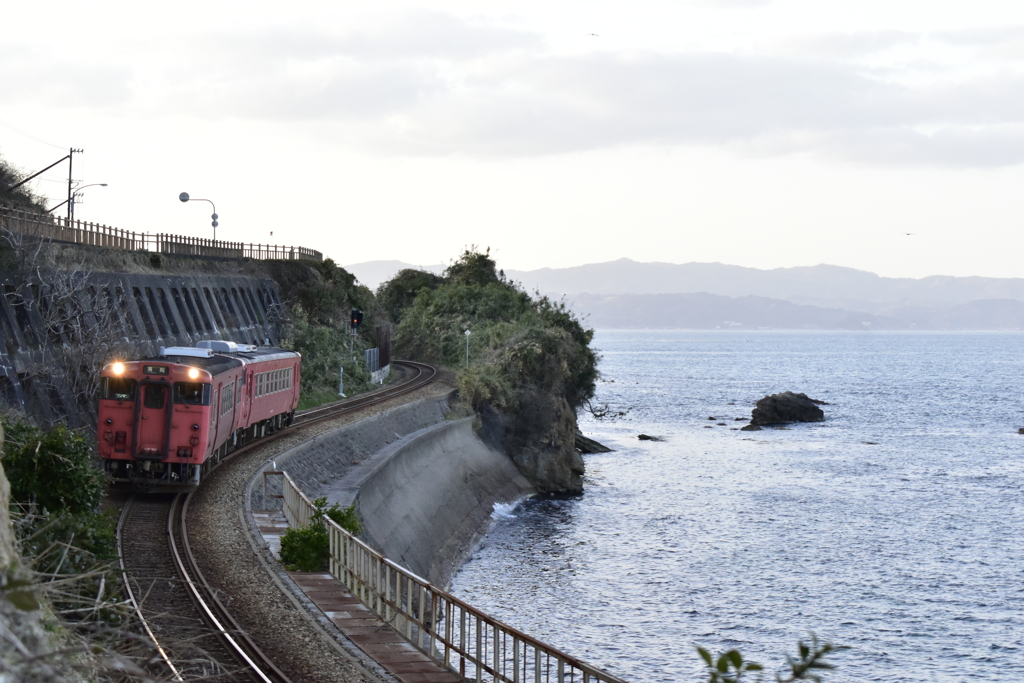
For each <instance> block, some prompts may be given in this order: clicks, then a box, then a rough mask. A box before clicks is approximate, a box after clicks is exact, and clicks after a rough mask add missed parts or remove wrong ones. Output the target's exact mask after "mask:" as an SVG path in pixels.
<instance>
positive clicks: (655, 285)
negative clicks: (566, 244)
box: [345, 259, 1024, 330]
mask: <svg viewBox="0 0 1024 683" xmlns="http://www.w3.org/2000/svg"><path fill="white" fill-rule="evenodd" d="M345 267H346V269H348V270H349V271H350V272H352V273H354V274H355V275H356V277H358V278H359V280H360V282H363V283H364V284H366V285H367V286H370V287H372V288H376V287H377V286H378V285H379V284H380V283H381V282H383V281H386V280H387V279H390V278H391V277H392V276H394V274H395V273H397V272H398V271H399V270H401V269H402V268H413V267H418V266H411V265H409V264H406V263H403V262H401V261H371V262H368V263H361V264H355V265H352V266H345ZM419 267H420V268H423V267H422V266H419ZM424 269H425V270H431V271H433V272H440V271H441V270H443V266H440V265H436V266H428V267H426V268H424ZM505 274H506V276H507V277H508V278H509V279H511V280H514V281H516V282H519V283H520V284H522V285H523V287H524V288H525V289H526V290H527V291H530V292H533V291H539V292H541V293H543V294H547V295H549V296H553V297H555V298H561V297H563V296H564V297H566V299H567V301H569V303H570V304H571V306H572V307H573V309H574V310H576V311H577V312H578V313H580V314H582V315H584V316H586V317H587V322H588V324H589V325H591V326H593V327H596V328H602V329H609V328H618V329H631V328H632V329H716V328H721V329H729V328H732V329H757V328H775V329H859V330H863V329H873V330H910V329H919V330H1021V329H1024V279H1019V278H1014V279H1009V278H986V277H949V276H942V275H935V276H931V277H926V278H920V279H913V278H886V277H881V276H878V275H875V274H874V273H869V272H866V271H861V270H855V269H853V268H843V267H840V266H829V265H818V266H808V267H799V268H776V269H774V270H759V269H757V268H744V267H742V266H729V265H724V264H720V263H685V264H672V263H639V262H637V261H632V260H630V259H619V260H618V261H610V262H608V263H594V264H588V265H584V266H576V267H573V268H542V269H540V270H531V271H514V270H507V271H505Z"/></svg>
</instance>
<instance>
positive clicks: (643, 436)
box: [636, 425, 710, 441]
mask: <svg viewBox="0 0 1024 683" xmlns="http://www.w3.org/2000/svg"><path fill="white" fill-rule="evenodd" d="M704 426H705V427H709V426H710V425H704ZM636 438H638V439H640V440H641V441H664V440H665V439H663V438H661V437H660V436H651V435H650V434H641V435H640V436H638V437H636Z"/></svg>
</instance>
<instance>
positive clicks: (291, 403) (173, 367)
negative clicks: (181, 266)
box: [98, 341, 301, 485]
mask: <svg viewBox="0 0 1024 683" xmlns="http://www.w3.org/2000/svg"><path fill="white" fill-rule="evenodd" d="M300 360H301V357H300V355H299V354H298V353H296V352H294V351H287V350H285V349H278V348H273V347H255V346H247V345H241V344H236V343H234V342H228V341H204V342H199V344H198V348H190V347H171V348H166V349H164V348H162V349H160V355H159V356H156V357H154V358H143V359H141V360H136V361H125V362H118V363H111V364H109V365H107V366H106V367H104V368H103V372H102V373H101V383H100V407H99V430H98V436H99V452H100V458H102V459H103V463H104V468H105V469H106V471H107V472H109V473H110V474H111V475H113V477H114V479H115V480H116V481H131V482H133V483H136V484H140V483H141V484H145V485H155V484H198V483H199V480H200V477H201V475H202V472H204V471H206V470H208V469H210V468H211V467H213V466H214V465H216V464H217V463H218V462H219V461H220V459H221V458H222V457H224V455H226V454H227V453H228V451H229V450H231V449H233V448H234V447H237V446H239V445H241V444H242V443H243V442H245V441H248V440H250V439H254V438H258V437H260V436H263V435H265V434H267V433H269V432H271V431H273V430H275V429H279V428H281V427H286V426H288V425H289V424H291V422H292V419H293V418H294V416H295V408H296V406H297V405H298V403H299V362H300Z"/></svg>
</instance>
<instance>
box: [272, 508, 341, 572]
mask: <svg viewBox="0 0 1024 683" xmlns="http://www.w3.org/2000/svg"><path fill="white" fill-rule="evenodd" d="M325 518H330V519H331V520H332V521H334V523H335V524H337V525H338V526H340V527H341V528H342V529H344V530H345V531H347V532H349V533H350V534H358V533H359V531H360V524H359V517H358V516H357V515H356V508H355V505H350V506H349V507H347V508H341V507H339V506H338V504H337V503H335V504H334V505H332V506H331V507H327V499H326V498H317V499H316V500H315V501H313V514H312V515H311V516H310V519H309V526H306V527H299V528H291V529H288V530H287V531H285V532H284V535H283V536H282V537H281V561H282V562H284V563H285V565H287V566H288V567H294V568H296V569H298V570H299V571H304V572H318V571H323V570H324V569H327V566H328V564H329V561H330V552H331V548H330V536H329V535H328V534H327V525H326V524H325V523H324V519H325Z"/></svg>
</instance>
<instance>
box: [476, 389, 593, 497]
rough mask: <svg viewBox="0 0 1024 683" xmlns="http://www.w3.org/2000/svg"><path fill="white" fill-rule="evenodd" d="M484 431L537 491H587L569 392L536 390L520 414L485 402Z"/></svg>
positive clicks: (489, 441)
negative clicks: (554, 393) (565, 394)
mask: <svg viewBox="0 0 1024 683" xmlns="http://www.w3.org/2000/svg"><path fill="white" fill-rule="evenodd" d="M479 413H480V418H481V423H482V427H481V429H480V437H481V438H482V439H483V440H484V441H485V442H486V443H488V444H489V445H490V446H491V447H493V448H495V449H496V450H500V451H504V452H505V453H508V455H509V457H511V458H512V462H514V463H515V464H516V467H517V468H518V469H519V471H520V472H521V473H522V475H523V476H524V477H526V480H527V481H529V482H530V484H532V485H533V486H534V488H536V489H537V492H538V493H547V494H559V495H579V494H581V493H583V471H584V464H583V456H582V455H580V452H579V451H578V450H576V412H575V411H574V410H573V409H572V406H570V405H569V402H568V401H566V400H565V399H564V398H557V397H553V396H551V395H550V394H546V395H545V394H542V393H540V392H537V393H536V394H535V395H534V396H533V400H523V401H521V403H520V407H519V411H518V414H517V415H516V416H515V417H514V418H513V416H510V415H507V414H503V413H499V412H497V411H494V410H491V409H488V407H487V406H483V407H482V408H481V409H480V411H479Z"/></svg>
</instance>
